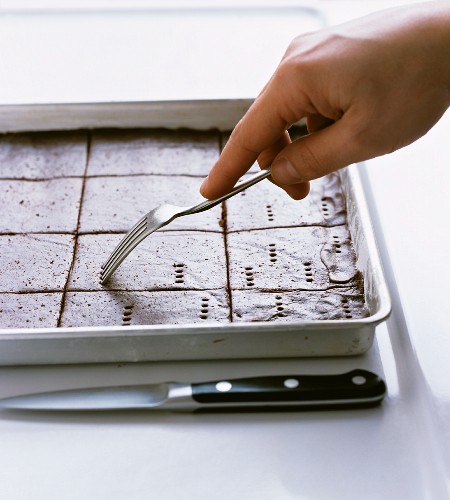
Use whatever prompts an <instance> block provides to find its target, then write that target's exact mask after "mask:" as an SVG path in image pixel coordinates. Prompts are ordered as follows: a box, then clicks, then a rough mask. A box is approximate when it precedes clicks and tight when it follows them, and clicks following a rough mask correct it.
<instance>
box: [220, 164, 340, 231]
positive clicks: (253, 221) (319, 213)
mask: <svg viewBox="0 0 450 500" xmlns="http://www.w3.org/2000/svg"><path fill="white" fill-rule="evenodd" d="M226 214H227V215H226V220H227V230H228V231H244V230H249V229H264V228H271V227H287V226H313V225H319V226H335V225H340V224H345V221H346V209H345V199H344V195H343V192H342V189H341V186H340V181H339V176H338V174H330V175H328V176H326V177H323V178H321V179H317V180H315V181H313V182H312V183H311V191H310V193H309V195H308V196H307V197H306V198H304V199H303V200H299V201H297V200H293V199H292V198H290V197H289V196H288V195H287V194H286V193H285V192H284V191H283V190H282V189H280V188H279V187H278V186H275V185H274V184H273V183H272V182H270V181H267V180H264V181H261V182H260V183H258V184H256V185H254V186H252V187H250V188H249V189H246V190H245V191H242V192H241V193H239V194H237V195H236V196H234V197H233V198H230V199H229V200H227V201H226Z"/></svg>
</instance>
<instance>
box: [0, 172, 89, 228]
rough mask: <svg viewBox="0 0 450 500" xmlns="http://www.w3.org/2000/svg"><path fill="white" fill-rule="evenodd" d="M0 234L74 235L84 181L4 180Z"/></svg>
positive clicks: (1, 184) (0, 209)
mask: <svg viewBox="0 0 450 500" xmlns="http://www.w3.org/2000/svg"><path fill="white" fill-rule="evenodd" d="M0 190H1V193H2V196H1V197H0V212H1V213H2V218H1V219H0V232H2V233H27V232H74V231H75V230H76V228H77V222H78V210H79V205H80V198H81V190H82V179H81V178H79V179H51V180H45V181H44V180H34V181H23V180H0Z"/></svg>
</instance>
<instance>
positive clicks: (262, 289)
mask: <svg viewBox="0 0 450 500" xmlns="http://www.w3.org/2000/svg"><path fill="white" fill-rule="evenodd" d="M225 140H226V135H225V134H223V133H221V132H219V131H215V130H211V131H207V132H199V131H193V130H170V131H169V130H162V129H158V130H153V129H146V130H143V129H140V130H94V131H75V132H55V133H53V132H45V133H27V134H5V135H3V136H0V188H2V192H3V198H2V200H1V201H0V210H1V211H2V213H3V217H2V220H1V222H0V328H36V327H51V328H54V327H77V326H83V327H88V326H118V327H128V328H129V327H130V326H131V327H132V326H133V325H181V324H182V325H189V324H195V325H208V324H209V325H218V324H227V323H230V322H236V323H242V322H264V323H266V322H275V323H277V322H281V323H288V322H294V323H295V322H299V321H300V322H301V321H303V320H308V321H317V320H348V321H350V320H352V319H356V318H362V317H366V316H367V315H368V314H369V311H368V309H367V307H366V305H365V303H364V284H363V280H362V277H361V274H360V272H359V271H358V269H357V266H356V262H357V259H356V256H355V252H354V249H353V245H352V241H351V238H350V234H349V232H348V229H347V214H346V204H345V196H344V193H343V191H342V187H341V184H340V176H339V175H338V174H330V175H329V176H326V177H324V178H322V179H318V180H316V181H313V182H312V185H311V193H310V195H309V196H308V197H307V198H306V199H305V200H301V201H294V200H291V199H290V198H289V197H288V196H287V195H286V194H285V193H284V192H283V191H281V190H280V189H279V188H277V187H276V186H274V185H273V184H271V183H270V182H269V181H262V182H261V183H259V184H258V185H256V186H253V187H252V188H250V189H248V190H246V191H245V192H243V193H242V194H239V195H238V196H236V197H234V198H231V199H230V200H227V201H226V202H224V203H222V204H221V205H218V206H216V207H214V208H213V209H212V210H209V211H206V212H203V213H200V214H196V215H191V216H186V217H183V218H180V219H178V220H176V221H174V222H173V223H171V224H170V225H168V226H165V227H164V228H162V229H160V230H159V231H157V232H155V233H153V234H152V235H151V236H149V237H148V238H147V239H146V240H145V241H144V242H142V243H141V244H140V245H139V246H138V247H137V248H136V249H135V250H134V251H133V252H132V253H131V254H130V255H129V256H128V257H127V258H126V259H125V261H124V262H123V263H122V265H121V266H120V267H119V268H118V269H117V271H116V272H115V273H114V274H113V276H112V278H111V279H110V280H109V281H108V282H107V283H105V284H104V285H101V284H100V282H99V277H100V267H101V264H102V263H103V262H104V261H105V260H106V259H107V258H108V257H109V255H110V254H111V252H112V250H113V249H114V247H115V246H116V245H117V244H118V242H119V241H120V240H121V239H122V238H123V237H124V236H125V234H126V232H127V231H129V229H130V228H131V226H132V225H134V224H135V223H136V222H137V220H138V219H140V218H141V217H142V216H143V215H145V214H146V213H147V212H149V211H150V210H151V209H152V208H155V207H156V206H158V205H160V204H164V203H170V204H174V205H179V206H190V205H193V204H195V203H198V202H200V201H203V199H202V198H201V196H200V195H199V193H198V190H199V187H200V184H201V182H202V180H203V178H204V176H205V175H206V174H207V173H208V172H209V170H210V168H211V167H212V165H213V164H214V162H215V161H216V160H217V158H218V156H219V153H220V149H221V147H222V146H223V144H224V141H225ZM256 168H258V167H256V166H254V167H253V169H252V170H255V169H256Z"/></svg>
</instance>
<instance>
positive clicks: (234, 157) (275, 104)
mask: <svg viewBox="0 0 450 500" xmlns="http://www.w3.org/2000/svg"><path fill="white" fill-rule="evenodd" d="M274 81H275V80H274V78H272V79H271V81H270V82H269V83H268V84H267V86H266V88H265V89H264V90H263V92H262V93H261V94H260V95H259V96H258V97H257V98H256V100H255V101H254V102H253V104H252V105H251V106H250V108H249V110H248V111H247V113H246V114H245V115H244V117H243V118H242V119H241V120H240V121H239V123H238V124H237V125H236V127H235V128H234V130H233V132H232V133H231V136H230V138H229V140H228V142H227V143H226V145H225V147H224V149H223V151H222V153H221V155H220V157H219V159H218V161H217V162H216V164H215V165H214V166H213V168H212V169H211V171H210V173H209V175H208V177H207V178H206V179H205V181H204V182H203V184H202V186H201V188H200V192H201V194H202V195H203V196H204V197H205V198H209V199H212V198H217V197H219V196H222V195H223V194H225V193H228V192H229V191H231V189H232V188H233V187H234V185H235V184H236V182H237V181H238V180H239V179H240V178H241V177H242V175H244V174H245V172H247V170H248V169H249V168H250V167H251V166H252V165H253V163H254V162H255V161H256V159H257V157H258V156H259V155H260V153H261V152H262V151H264V150H265V149H267V148H269V147H270V146H271V145H272V144H274V143H275V142H277V141H278V140H279V139H280V138H281V137H282V136H283V135H284V133H285V131H286V130H287V129H288V128H289V126H290V125H291V123H292V122H294V121H297V120H298V119H299V118H301V116H302V113H299V116H293V117H287V116H286V115H287V114H288V113H283V111H284V109H283V104H282V102H280V92H277V91H276V87H277V85H276V83H274ZM283 115H284V116H283Z"/></svg>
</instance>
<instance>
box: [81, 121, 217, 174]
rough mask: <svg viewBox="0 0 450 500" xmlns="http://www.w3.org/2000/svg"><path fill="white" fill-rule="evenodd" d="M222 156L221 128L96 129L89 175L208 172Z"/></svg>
mask: <svg viewBox="0 0 450 500" xmlns="http://www.w3.org/2000/svg"><path fill="white" fill-rule="evenodd" d="M218 157H219V136H218V133H217V132H195V131H189V130H128V131H127V130H120V131H112V130H109V131H94V133H93V138H92V143H91V152H90V159H89V165H88V175H129V174H163V175H181V174H182V175H197V176H206V175H207V174H208V172H209V170H210V169H211V167H212V166H213V165H214V163H215V162H216V161H217V159H218Z"/></svg>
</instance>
